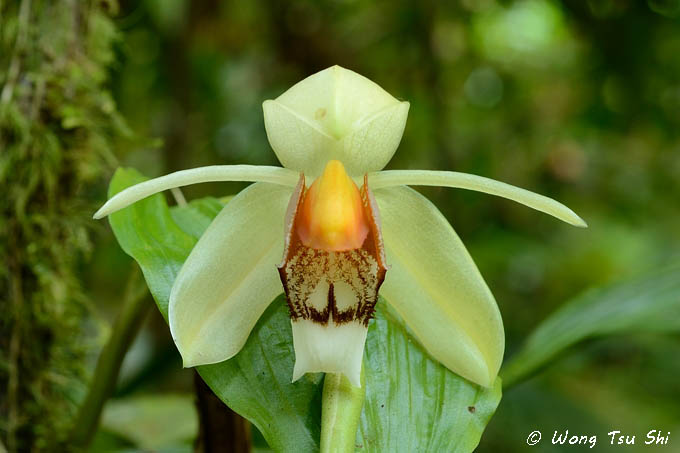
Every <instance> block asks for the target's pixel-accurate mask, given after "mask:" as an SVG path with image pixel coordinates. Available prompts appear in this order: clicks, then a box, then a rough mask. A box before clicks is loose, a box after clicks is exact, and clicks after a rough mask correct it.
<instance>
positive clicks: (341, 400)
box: [320, 367, 366, 453]
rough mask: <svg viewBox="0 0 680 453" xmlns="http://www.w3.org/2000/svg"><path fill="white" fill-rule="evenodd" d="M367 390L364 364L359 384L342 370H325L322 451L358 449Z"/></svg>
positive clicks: (347, 452) (341, 452)
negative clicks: (357, 443) (356, 384)
mask: <svg viewBox="0 0 680 453" xmlns="http://www.w3.org/2000/svg"><path fill="white" fill-rule="evenodd" d="M365 394H366V386H365V385H364V370H363V367H362V370H361V386H359V387H357V386H355V385H352V383H351V382H350V381H349V379H347V377H345V376H344V375H342V374H337V373H326V377H325V378H324V381H323V396H322V400H321V448H320V452H321V453H350V452H353V451H355V449H356V448H355V439H356V433H357V427H358V426H359V420H360V419H361V408H362V406H363V404H364V396H365Z"/></svg>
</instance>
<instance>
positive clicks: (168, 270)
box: [111, 169, 500, 453]
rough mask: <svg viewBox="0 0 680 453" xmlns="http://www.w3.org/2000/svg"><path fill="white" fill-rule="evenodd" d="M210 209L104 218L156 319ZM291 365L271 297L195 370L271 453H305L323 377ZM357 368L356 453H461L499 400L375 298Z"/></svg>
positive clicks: (124, 181)
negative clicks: (428, 347) (360, 380)
mask: <svg viewBox="0 0 680 453" xmlns="http://www.w3.org/2000/svg"><path fill="white" fill-rule="evenodd" d="M143 180H144V178H143V177H142V176H141V175H140V174H139V173H137V172H136V171H134V170H124V169H120V170H118V172H116V175H115V176H114V179H113V181H112V182H111V192H112V193H115V192H117V191H120V190H122V189H123V188H125V187H128V186H130V185H132V184H135V183H137V182H140V181H143ZM219 208H220V202H219V201H217V200H215V199H210V198H208V199H203V200H197V201H194V202H191V203H189V204H188V205H186V206H183V207H174V208H172V209H169V208H168V207H167V205H166V203H165V200H164V198H163V196H162V195H154V196H152V197H149V198H147V199H145V200H142V201H140V202H138V203H136V204H134V205H132V206H130V207H127V208H125V209H123V210H121V211H120V212H118V213H115V214H113V215H112V216H111V225H112V227H113V230H114V233H115V234H116V238H117V239H118V241H119V243H120V244H121V247H122V248H123V249H124V250H125V251H126V252H127V253H128V254H130V255H131V256H132V257H133V258H135V259H136V260H137V262H138V263H139V264H140V266H141V267H142V270H143V271H144V275H145V277H146V280H147V283H148V285H149V288H150V290H151V293H152V294H153V296H154V298H155V299H156V302H157V304H158V307H159V309H160V311H161V313H162V314H163V315H164V316H165V317H166V319H167V307H168V297H169V293H170V288H171V286H172V284H173V282H174V279H175V277H176V276H177V274H178V272H179V269H180V267H181V266H182V263H183V261H184V260H185V259H186V257H187V256H188V255H189V252H190V251H191V249H192V247H193V246H194V244H195V243H196V242H197V240H198V237H199V235H200V234H201V233H202V231H201V230H202V229H204V228H206V227H207V226H208V224H209V222H210V218H211V217H212V216H214V215H216V214H217V212H218V211H219ZM282 240H283V238H282ZM294 362H295V357H294V351H293V342H292V332H291V325H290V319H289V316H288V309H287V306H286V304H285V300H284V298H283V296H281V297H279V298H277V299H276V300H275V301H274V302H273V303H272V304H271V305H270V306H269V307H268V308H267V310H266V311H265V312H264V314H263V315H262V317H261V318H260V320H259V321H258V323H257V324H256V326H255V328H254V329H253V331H252V332H251V334H250V337H249V338H248V341H247V342H246V344H245V346H244V347H243V349H242V350H241V351H240V352H239V353H238V354H237V355H236V356H234V357H233V358H232V359H229V360H226V361H224V362H220V363H217V364H214V365H205V366H200V367H198V371H199V373H200V375H201V377H202V378H203V379H204V381H205V382H206V383H207V384H208V385H209V386H210V388H211V389H212V390H213V391H214V392H215V394H216V395H217V396H218V397H219V398H220V399H221V400H222V401H224V402H225V403H226V404H227V405H228V406H229V407H231V408H232V409H233V410H234V411H236V412H238V413H239V414H241V415H243V416H244V417H246V418H247V419H248V420H250V421H251V422H252V423H253V424H254V425H255V426H256V427H257V428H258V429H259V430H260V431H261V432H262V434H263V435H264V437H265V439H266V440H267V442H268V443H269V444H270V445H271V447H272V448H273V449H274V450H275V451H282V452H295V453H297V452H315V451H318V450H319V439H320V426H319V425H320V421H321V394H322V386H323V375H322V374H307V375H306V376H304V377H303V378H302V379H300V380H299V381H297V382H295V383H291V377H292V375H293V365H294ZM364 365H365V374H366V381H365V385H366V401H365V402H364V405H363V412H362V415H361V425H360V430H359V432H358V433H357V442H358V443H359V444H361V445H362V447H361V448H362V451H454V452H461V453H463V452H470V451H472V450H473V449H474V448H475V446H476V445H477V443H478V441H479V437H480V436H481V433H482V432H483V430H484V427H485V426H486V423H487V422H488V420H489V418H490V417H491V414H492V413H493V411H494V410H495V408H496V406H497V404H498V402H499V400H500V386H499V382H498V381H497V382H496V383H495V385H494V386H493V387H492V388H491V389H484V388H482V387H479V386H477V385H475V384H473V383H471V382H470V381H467V380H465V379H463V378H461V377H459V376H458V375H456V374H454V373H452V372H450V371H449V370H447V369H446V368H445V367H444V366H442V365H441V364H439V363H438V362H436V361H434V360H433V359H432V358H430V357H429V356H428V355H427V354H426V353H425V352H424V351H423V350H422V349H421V347H420V346H419V345H418V343H417V342H416V341H415V340H413V338H412V337H411V335H410V333H408V332H407V331H406V330H405V328H404V327H403V324H402V322H401V321H400V320H399V318H398V316H397V315H396V314H394V313H392V312H391V311H390V312H389V313H388V311H387V304H386V302H385V301H384V300H382V299H381V300H380V302H379V303H378V306H377V311H376V316H375V319H374V320H373V321H371V324H370V326H369V334H368V339H367V346H366V357H365V364H364Z"/></svg>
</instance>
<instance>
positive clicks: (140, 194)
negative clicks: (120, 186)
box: [94, 165, 299, 219]
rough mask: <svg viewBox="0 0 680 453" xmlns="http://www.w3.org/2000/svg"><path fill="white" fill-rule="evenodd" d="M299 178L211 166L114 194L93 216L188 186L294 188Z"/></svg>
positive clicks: (277, 171)
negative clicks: (241, 184) (225, 183)
mask: <svg viewBox="0 0 680 453" xmlns="http://www.w3.org/2000/svg"><path fill="white" fill-rule="evenodd" d="M298 178H299V174H298V172H296V171H293V170H289V169H287V168H281V167H270V166H264V165H212V166H208V167H199V168H192V169H189V170H181V171H176V172H174V173H170V174H169V175H165V176H161V177H159V178H154V179H150V180H148V181H144V182H142V183H139V184H136V185H134V186H132V187H128V188H127V189H125V190H123V191H121V192H119V193H117V194H116V195H114V196H113V197H111V199H109V201H107V202H106V203H105V204H104V206H102V207H101V208H100V209H99V211H97V212H96V213H95V214H94V218H95V219H101V218H102V217H106V216H107V215H109V214H112V213H114V212H116V211H118V210H120V209H123V208H125V207H127V206H129V205H131V204H132V203H135V202H137V201H139V200H141V199H143V198H146V197H148V196H151V195H153V194H155V193H158V192H162V191H164V190H168V189H172V188H175V187H182V186H188V185H189V184H198V183H202V182H220V181H249V182H268V183H272V184H280V185H283V186H290V187H294V186H295V184H296V183H297V181H298Z"/></svg>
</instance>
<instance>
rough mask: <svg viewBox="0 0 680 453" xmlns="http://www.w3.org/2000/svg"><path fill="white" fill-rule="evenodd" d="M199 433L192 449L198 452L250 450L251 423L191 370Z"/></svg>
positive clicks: (233, 452) (214, 452) (241, 452)
mask: <svg viewBox="0 0 680 453" xmlns="http://www.w3.org/2000/svg"><path fill="white" fill-rule="evenodd" d="M194 384H195V387H196V409H197V410H198V421H199V433H198V438H197V439H196V448H195V451H196V452H199V453H218V452H229V453H249V452H250V451H251V436H250V423H248V421H247V420H246V419H245V418H243V417H241V416H240V415H238V414H237V413H236V412H234V411H232V410H231V409H229V407H227V405H226V404H224V403H223V402H222V400H220V399H219V398H218V397H217V396H216V395H215V394H214V393H213V392H212V390H210V387H208V385H207V384H206V383H205V382H203V379H201V376H199V374H198V373H197V372H194Z"/></svg>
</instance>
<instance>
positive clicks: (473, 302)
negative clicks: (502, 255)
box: [375, 187, 505, 387]
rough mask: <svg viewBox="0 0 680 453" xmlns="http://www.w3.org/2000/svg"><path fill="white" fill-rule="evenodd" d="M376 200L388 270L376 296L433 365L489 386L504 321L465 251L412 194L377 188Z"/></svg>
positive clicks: (423, 200) (498, 355) (419, 197)
mask: <svg viewBox="0 0 680 453" xmlns="http://www.w3.org/2000/svg"><path fill="white" fill-rule="evenodd" d="M375 198H376V200H377V202H378V206H379V208H380V216H381V218H382V232H383V238H384V242H385V251H386V253H387V263H388V265H389V266H390V268H389V269H388V271H387V275H386V277H385V282H384V284H383V285H382V288H381V290H380V292H381V294H382V295H383V296H384V297H385V299H386V300H387V302H388V303H389V304H390V305H392V306H393V307H394V308H395V309H396V310H397V312H398V313H399V314H400V315H401V317H402V318H403V319H404V321H405V322H406V324H407V325H408V326H409V327H410V328H411V329H412V330H413V332H414V334H415V335H416V337H417V338H418V340H419V341H420V342H421V343H422V345H423V346H424V347H425V349H426V350H427V351H428V352H429V353H430V354H431V355H432V356H433V357H434V358H435V359H436V360H438V361H440V362H441V363H442V364H444V365H445V366H446V367H447V368H448V369H450V370H451V371H453V372H455V373H458V374H459V375H461V376H463V377H465V378H467V379H469V380H471V381H473V382H475V383H477V384H480V385H483V386H485V387H489V386H490V385H491V384H492V383H493V381H494V379H495V377H496V375H497V374H498V369H499V367H500V365H501V361H502V359H503V350H504V347H505V336H504V332H503V322H502V320H501V315H500V313H499V311H498V307H497V306H496V301H495V300H494V298H493V295H492V294H491V291H489V288H488V287H487V286H486V283H485V282H484V279H483V278H482V276H481V275H480V273H479V271H478V270H477V266H475V263H474V262H473V261H472V258H471V257H470V255H469V254H468V252H467V250H466V249H465V246H464V245H463V243H462V242H461V240H460V239H459V238H458V235H456V232H455V231H454V230H453V228H452V227H451V225H449V223H448V221H447V220H446V219H445V218H444V216H443V215H442V214H441V213H440V212H439V210H438V209H437V208H436V207H435V206H434V205H433V204H432V203H431V202H430V201H429V200H428V199H427V198H425V197H423V196H422V195H420V194H419V193H418V192H416V191H415V190H413V189H410V188H408V187H392V188H387V189H380V190H376V191H375Z"/></svg>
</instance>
